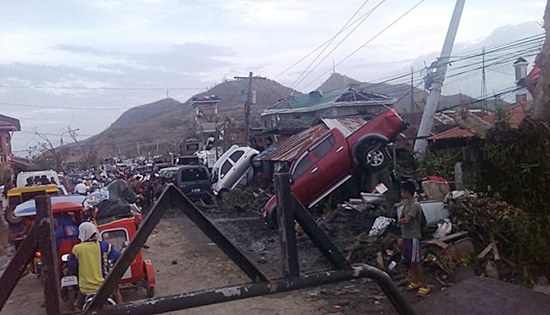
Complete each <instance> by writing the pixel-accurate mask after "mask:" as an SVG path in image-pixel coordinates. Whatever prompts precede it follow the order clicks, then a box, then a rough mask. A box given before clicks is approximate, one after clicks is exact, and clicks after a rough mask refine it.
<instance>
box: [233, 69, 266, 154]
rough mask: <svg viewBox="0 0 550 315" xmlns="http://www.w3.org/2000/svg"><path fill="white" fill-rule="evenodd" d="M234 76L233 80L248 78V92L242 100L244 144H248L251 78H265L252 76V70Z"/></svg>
mask: <svg viewBox="0 0 550 315" xmlns="http://www.w3.org/2000/svg"><path fill="white" fill-rule="evenodd" d="M234 78H235V80H248V92H247V95H246V100H245V102H244V129H245V137H246V145H250V105H251V104H252V80H254V79H261V80H265V78H264V77H257V76H256V77H254V76H252V71H250V72H249V73H248V77H234Z"/></svg>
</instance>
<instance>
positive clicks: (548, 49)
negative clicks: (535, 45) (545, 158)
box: [528, 0, 550, 122]
mask: <svg viewBox="0 0 550 315" xmlns="http://www.w3.org/2000/svg"><path fill="white" fill-rule="evenodd" d="M544 30H545V32H546V36H545V40H544V44H543V45H542V50H541V52H540V53H539V54H538V56H537V58H536V60H535V64H536V65H537V66H538V67H539V68H540V70H541V74H540V77H539V78H538V80H537V81H536V83H535V84H534V85H528V87H529V90H530V91H531V93H532V94H533V103H532V108H533V118H534V119H537V120H543V121H546V122H550V0H548V1H547V3H546V10H545V11H544Z"/></svg>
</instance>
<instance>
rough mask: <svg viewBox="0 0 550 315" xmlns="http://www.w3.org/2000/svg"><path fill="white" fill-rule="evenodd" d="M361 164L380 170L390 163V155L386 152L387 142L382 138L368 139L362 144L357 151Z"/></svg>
mask: <svg viewBox="0 0 550 315" xmlns="http://www.w3.org/2000/svg"><path fill="white" fill-rule="evenodd" d="M355 158H356V159H357V161H358V164H359V166H364V167H368V168H370V169H372V170H375V171H377V170H380V169H382V168H384V167H386V165H387V164H388V160H389V156H388V154H387V152H386V142H385V141H383V140H380V139H367V140H365V141H363V142H362V143H361V144H360V147H359V149H358V150H357V152H356V157H355Z"/></svg>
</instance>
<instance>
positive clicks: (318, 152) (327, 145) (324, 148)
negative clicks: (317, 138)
mask: <svg viewBox="0 0 550 315" xmlns="http://www.w3.org/2000/svg"><path fill="white" fill-rule="evenodd" d="M335 142H336V141H335V139H334V135H332V134H331V135H330V136H329V137H327V138H326V139H325V140H323V141H322V142H321V143H319V144H318V145H317V146H316V147H315V148H314V149H312V150H311V151H312V152H313V154H315V157H316V158H317V160H320V159H322V158H323V156H325V155H327V153H329V152H330V149H332V147H333V146H334V143H335Z"/></svg>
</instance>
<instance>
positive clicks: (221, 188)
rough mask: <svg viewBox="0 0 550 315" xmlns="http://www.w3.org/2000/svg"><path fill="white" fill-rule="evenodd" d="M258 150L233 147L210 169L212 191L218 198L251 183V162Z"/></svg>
mask: <svg viewBox="0 0 550 315" xmlns="http://www.w3.org/2000/svg"><path fill="white" fill-rule="evenodd" d="M258 153H260V152H258V150H256V149H253V148H251V147H239V146H237V145H233V146H232V147H231V148H229V150H227V151H226V152H225V153H224V154H223V155H222V156H221V157H220V158H219V159H218V160H217V161H216V164H214V167H213V168H212V191H213V192H214V194H215V195H218V196H220V197H222V196H223V194H224V193H226V192H228V191H230V190H232V189H233V188H235V187H236V186H237V185H239V184H241V185H245V184H247V183H249V182H250V181H252V176H253V175H254V174H253V170H252V160H253V159H254V157H255V156H256V155H258Z"/></svg>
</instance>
